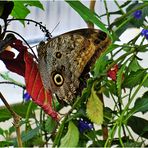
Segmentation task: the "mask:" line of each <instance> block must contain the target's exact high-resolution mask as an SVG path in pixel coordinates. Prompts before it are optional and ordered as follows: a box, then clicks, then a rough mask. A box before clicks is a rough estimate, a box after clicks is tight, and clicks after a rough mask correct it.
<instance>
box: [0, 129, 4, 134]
mask: <svg viewBox="0 0 148 148" xmlns="http://www.w3.org/2000/svg"><path fill="white" fill-rule="evenodd" d="M0 135H2V136H3V135H4V130H3V129H2V128H0Z"/></svg>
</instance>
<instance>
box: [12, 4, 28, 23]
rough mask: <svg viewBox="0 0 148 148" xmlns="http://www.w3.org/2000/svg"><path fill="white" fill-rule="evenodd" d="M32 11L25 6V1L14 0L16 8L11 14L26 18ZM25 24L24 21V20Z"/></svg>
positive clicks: (15, 16)
mask: <svg viewBox="0 0 148 148" xmlns="http://www.w3.org/2000/svg"><path fill="white" fill-rule="evenodd" d="M29 13H30V10H29V9H28V8H27V7H26V6H24V2H22V1H14V8H13V10H12V12H11V15H12V16H13V17H14V18H20V19H25V18H26V16H27V15H28V14H29ZM22 23H23V24H24V21H22Z"/></svg>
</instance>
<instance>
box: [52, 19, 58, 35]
mask: <svg viewBox="0 0 148 148" xmlns="http://www.w3.org/2000/svg"><path fill="white" fill-rule="evenodd" d="M59 24H60V21H59V22H58V23H57V24H56V26H55V27H54V28H53V30H52V31H51V34H52V33H53V31H54V30H55V29H56V28H57V27H58V25H59Z"/></svg>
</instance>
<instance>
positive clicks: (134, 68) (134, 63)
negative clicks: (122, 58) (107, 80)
mask: <svg viewBox="0 0 148 148" xmlns="http://www.w3.org/2000/svg"><path fill="white" fill-rule="evenodd" d="M128 68H129V71H134V72H136V71H137V70H139V69H142V67H141V66H140V65H139V63H138V60H137V58H134V59H133V60H132V61H131V63H130V64H129V67H128Z"/></svg>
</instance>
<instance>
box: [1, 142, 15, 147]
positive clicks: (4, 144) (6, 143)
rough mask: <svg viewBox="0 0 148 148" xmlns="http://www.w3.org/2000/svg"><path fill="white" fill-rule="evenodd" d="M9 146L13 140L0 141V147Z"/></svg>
mask: <svg viewBox="0 0 148 148" xmlns="http://www.w3.org/2000/svg"><path fill="white" fill-rule="evenodd" d="M9 146H13V142H12V141H8V140H7V141H0V147H9Z"/></svg>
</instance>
